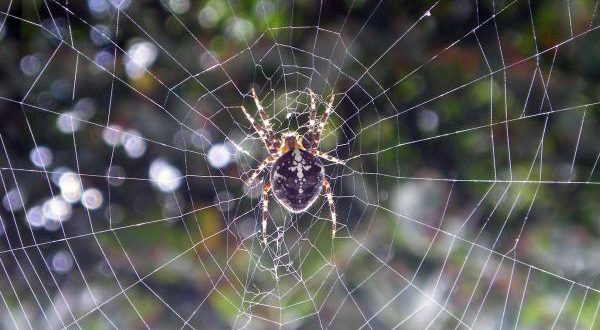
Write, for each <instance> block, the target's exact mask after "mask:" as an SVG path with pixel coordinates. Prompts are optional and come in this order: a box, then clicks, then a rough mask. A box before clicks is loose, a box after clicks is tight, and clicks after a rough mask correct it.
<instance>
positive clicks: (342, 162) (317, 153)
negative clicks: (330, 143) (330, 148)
mask: <svg viewBox="0 0 600 330" xmlns="http://www.w3.org/2000/svg"><path fill="white" fill-rule="evenodd" d="M311 152H312V154H313V155H315V156H317V157H321V158H323V159H325V160H327V161H330V162H332V163H336V164H340V165H345V164H346V161H345V160H341V159H338V158H336V157H333V156H331V155H329V154H328V153H325V152H323V151H320V150H312V151H311Z"/></svg>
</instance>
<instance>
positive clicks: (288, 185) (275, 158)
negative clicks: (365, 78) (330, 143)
mask: <svg viewBox="0 0 600 330" xmlns="http://www.w3.org/2000/svg"><path fill="white" fill-rule="evenodd" d="M309 94H310V115H309V117H310V118H309V127H308V131H307V138H306V140H305V143H306V144H305V143H303V141H302V139H301V138H300V135H299V134H298V133H297V132H284V133H283V134H282V136H281V138H279V139H277V138H276V137H275V133H274V132H273V128H272V127H271V124H270V122H269V118H268V117H267V114H266V113H265V110H264V108H263V106H262V105H261V103H260V100H259V99H258V97H257V96H256V91H255V90H254V88H252V98H253V99H254V103H255V104H256V108H257V109H258V114H259V116H260V118H261V121H262V124H259V123H258V122H257V121H256V120H254V118H253V117H252V116H251V115H250V113H248V111H247V110H246V108H245V107H243V106H242V107H241V108H242V111H243V112H244V115H245V116H246V119H248V121H249V122H250V123H251V124H252V126H253V127H254V129H255V130H256V132H257V133H258V135H259V136H260V138H261V140H262V141H263V143H264V144H265V148H266V149H267V151H268V152H269V156H268V157H267V158H266V159H265V160H264V161H263V162H262V163H261V164H260V166H258V168H256V169H255V170H254V172H253V174H252V175H251V176H250V179H249V180H248V182H247V184H248V185H250V184H252V183H253V182H254V181H255V180H256V179H257V178H258V176H259V175H260V174H261V173H262V172H263V171H264V170H265V169H266V168H267V167H269V166H270V167H271V171H270V176H269V177H268V178H266V179H265V185H264V187H263V190H262V195H261V204H262V232H263V242H264V244H265V245H266V244H267V218H268V212H269V195H268V194H269V191H271V190H272V191H273V195H274V196H275V199H276V200H277V201H278V202H279V204H281V205H282V206H283V207H284V208H285V209H287V210H288V211H290V212H291V213H302V212H304V211H306V210H307V209H308V208H309V207H310V206H311V205H312V204H313V203H314V202H315V200H316V199H317V197H318V196H319V194H320V193H321V191H322V189H323V187H324V188H325V195H326V197H327V201H328V203H329V210H330V212H331V223H332V229H331V236H332V237H335V232H336V224H337V222H336V214H335V205H334V203H333V196H332V193H331V185H330V183H329V180H328V179H327V178H326V177H325V170H324V167H323V163H322V162H321V159H320V158H322V159H325V160H327V161H329V162H333V163H336V164H342V165H343V164H345V162H344V161H342V160H340V159H337V158H335V157H333V156H330V155H328V154H326V153H324V152H322V151H320V150H318V149H317V148H318V147H319V142H320V141H321V134H322V132H323V128H324V127H325V123H326V122H327V118H328V117H329V114H330V113H331V110H332V105H333V100H334V96H333V94H332V95H331V96H330V97H329V100H328V102H327V104H326V109H325V113H324V114H323V115H322V117H321V118H320V119H317V106H316V102H315V94H314V93H313V91H312V90H310V89H309Z"/></svg>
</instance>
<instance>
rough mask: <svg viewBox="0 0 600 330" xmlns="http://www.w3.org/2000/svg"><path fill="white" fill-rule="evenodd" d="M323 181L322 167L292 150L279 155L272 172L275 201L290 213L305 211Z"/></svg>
mask: <svg viewBox="0 0 600 330" xmlns="http://www.w3.org/2000/svg"><path fill="white" fill-rule="evenodd" d="M324 177H325V174H324V170H323V163H322V162H321V160H320V159H319V158H318V157H317V156H315V155H313V154H311V153H310V152H308V151H305V150H301V149H298V148H295V149H293V150H290V151H288V152H286V153H284V154H283V155H281V156H280V157H279V158H278V159H277V160H276V161H275V164H273V168H272V169H271V178H270V181H271V189H272V190H273V195H274V196H275V198H276V199H277V201H278V202H279V203H280V204H281V205H283V206H284V207H285V208H286V209H288V210H289V211H290V212H293V213H300V212H304V211H306V209H308V208H309V207H310V206H311V205H312V204H313V203H314V201H315V200H316V199H317V197H318V196H319V194H320V193H321V189H322V187H323V179H324Z"/></svg>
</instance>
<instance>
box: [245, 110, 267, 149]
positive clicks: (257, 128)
mask: <svg viewBox="0 0 600 330" xmlns="http://www.w3.org/2000/svg"><path fill="white" fill-rule="evenodd" d="M240 108H242V111H243V112H244V115H246V119H248V121H249V122H250V124H252V127H254V130H255V131H256V132H257V133H258V135H259V136H260V139H261V140H262V141H263V142H264V143H265V147H266V148H267V150H268V151H269V152H270V153H273V152H272V151H271V150H272V149H273V142H274V141H273V138H272V137H270V136H269V134H268V133H267V131H266V130H265V129H264V127H262V126H261V125H260V124H259V123H257V122H256V120H254V118H253V117H252V116H251V115H250V113H249V112H248V110H246V108H245V107H244V106H240Z"/></svg>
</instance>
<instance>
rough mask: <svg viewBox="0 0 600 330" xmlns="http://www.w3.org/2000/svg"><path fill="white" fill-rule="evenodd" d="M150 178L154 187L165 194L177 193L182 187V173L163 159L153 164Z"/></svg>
mask: <svg viewBox="0 0 600 330" xmlns="http://www.w3.org/2000/svg"><path fill="white" fill-rule="evenodd" d="M149 176H150V180H151V181H152V185H153V186H154V187H156V188H158V189H159V190H161V191H164V192H172V191H175V190H176V189H177V188H179V186H180V185H181V172H180V171H179V170H178V169H177V168H176V167H174V166H173V165H171V164H169V163H167V162H166V161H164V160H162V159H157V160H155V161H153V162H152V164H151V165H150V173H149Z"/></svg>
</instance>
